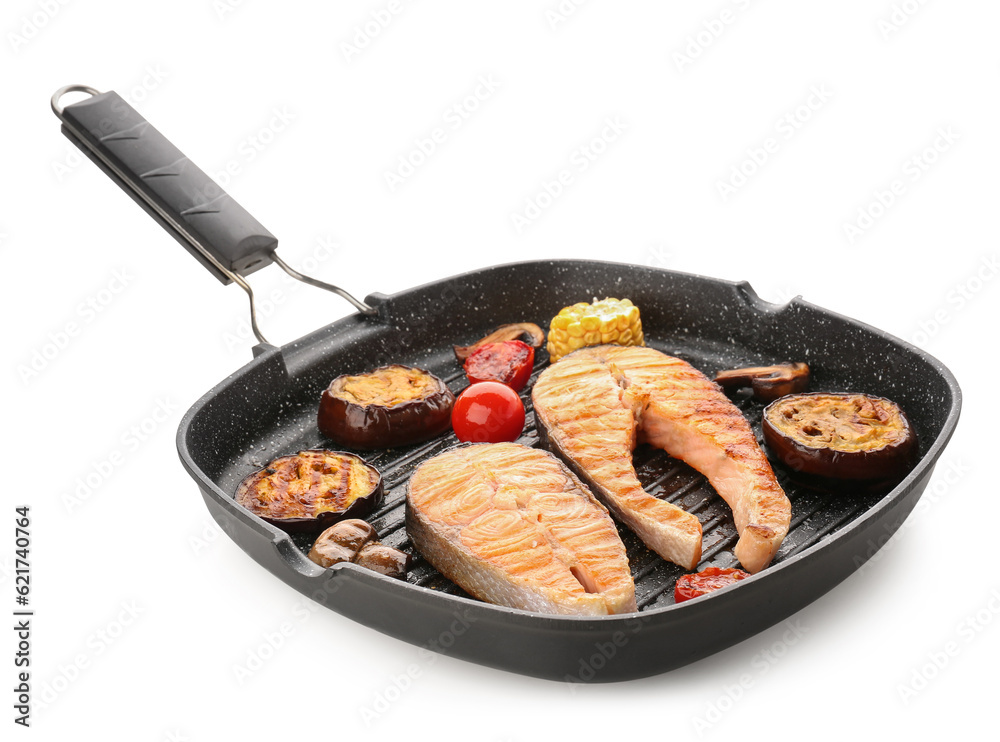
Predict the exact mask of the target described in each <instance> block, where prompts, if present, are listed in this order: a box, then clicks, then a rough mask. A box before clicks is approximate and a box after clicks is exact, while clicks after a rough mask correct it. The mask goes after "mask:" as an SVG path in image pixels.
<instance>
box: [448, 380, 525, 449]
mask: <svg viewBox="0 0 1000 742" xmlns="http://www.w3.org/2000/svg"><path fill="white" fill-rule="evenodd" d="M451 426H452V428H454V429H455V435H457V436H458V439H459V440H460V441H463V442H466V443H469V442H474V443H500V442H501V441H513V440H517V437H518V436H519V435H521V431H522V430H524V404H523V403H522V402H521V398H520V397H519V396H517V392H515V391H514V390H513V389H511V388H510V387H509V386H507V385H506V384H501V383H500V382H499V381H480V382H479V383H477V384H472V385H470V386H468V387H466V388H465V391H463V392H462V393H461V394H459V395H458V399H456V400H455V405H454V407H452V409H451Z"/></svg>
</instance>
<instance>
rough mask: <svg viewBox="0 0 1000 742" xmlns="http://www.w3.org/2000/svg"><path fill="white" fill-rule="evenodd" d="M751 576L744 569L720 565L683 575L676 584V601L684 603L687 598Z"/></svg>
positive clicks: (695, 596)
mask: <svg viewBox="0 0 1000 742" xmlns="http://www.w3.org/2000/svg"><path fill="white" fill-rule="evenodd" d="M749 576H750V575H749V574H748V573H746V572H744V571H743V570H742V569H719V568H718V567H707V568H705V569H703V570H702V571H701V572H698V573H697V574H690V575H682V576H681V577H678V578H677V584H676V585H674V602H675V603H683V602H684V601H685V600H690V599H691V598H697V597H699V596H701V595H705V594H707V593H710V592H712V591H713V590H718V589H719V588H720V587H725V586H726V585H732V584H733V583H734V582H739V581H740V580H745V579H746V578H747V577H749Z"/></svg>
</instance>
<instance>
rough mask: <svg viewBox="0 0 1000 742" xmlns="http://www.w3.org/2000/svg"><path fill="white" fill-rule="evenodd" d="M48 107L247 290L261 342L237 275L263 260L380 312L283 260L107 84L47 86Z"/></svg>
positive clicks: (80, 143) (131, 190)
mask: <svg viewBox="0 0 1000 742" xmlns="http://www.w3.org/2000/svg"><path fill="white" fill-rule="evenodd" d="M67 93H87V94H88V95H89V96H90V97H89V98H85V99H84V100H81V101H78V102H76V103H71V104H70V105H68V106H65V107H64V106H63V105H62V104H61V103H60V101H61V100H62V98H63V96H65V95H66V94H67ZM52 112H53V113H55V115H56V116H58V117H59V120H60V121H62V123H63V125H62V131H63V134H65V135H66V136H67V137H68V138H69V140H70V141H71V142H73V144H75V145H76V146H77V147H79V148H80V149H81V150H83V153H84V154H85V155H87V157H89V158H90V159H91V160H93V161H94V163H95V164H96V165H97V166H98V167H99V168H101V170H103V171H104V172H105V173H106V174H107V175H108V176H109V177H110V178H111V179H112V180H113V181H114V182H115V183H117V184H118V185H119V186H120V187H121V188H122V189H124V190H125V192H126V193H128V194H129V195H130V196H132V198H134V199H135V200H136V202H137V203H138V204H139V205H140V206H142V208H143V209H145V210H146V211H147V212H148V213H149V214H150V216H152V217H153V218H154V219H155V220H156V221H157V222H159V224H160V226H162V227H163V228H164V229H166V230H167V232H169V233H170V234H171V235H173V236H174V238H175V239H176V240H177V241H178V242H180V243H181V244H182V245H183V246H184V247H185V248H187V250H188V252H190V253H191V254H192V255H194V256H195V257H196V258H197V259H198V260H199V261H200V262H201V264H202V265H204V266H205V267H206V268H207V269H208V271H209V272H210V273H211V274H212V275H213V276H215V277H216V278H218V279H219V280H220V281H222V283H236V284H238V285H239V286H240V288H242V289H243V290H244V291H245V292H246V293H247V296H248V297H249V298H250V326H251V327H252V328H253V333H254V335H256V336H257V340H259V341H260V342H261V343H262V344H264V345H269V343H268V342H267V340H266V339H265V338H264V336H263V335H262V334H261V332H260V329H259V328H258V327H257V310H256V305H255V304H254V297H253V289H252V288H250V284H249V283H247V282H246V281H245V280H244V276H246V275H247V274H249V273H253V272H254V271H256V270H258V269H260V268H263V267H264V266H266V265H268V264H269V263H276V264H277V265H278V266H279V267H280V268H281V269H282V270H283V271H285V272H286V273H287V274H288V275H290V276H291V277H292V278H294V279H296V280H297V281H302V282H303V283H307V284H309V285H310V286H316V287H318V288H321V289H325V290H327V291H331V292H333V293H335V294H337V295H338V296H342V297H343V298H345V299H347V301H349V302H350V303H351V304H353V305H354V306H355V307H356V308H357V309H358V310H359V311H360V312H361V313H362V314H364V315H366V316H369V317H373V316H376V315H378V314H379V310H378V309H377V308H375V307H373V306H370V305H368V304H366V303H365V302H363V301H361V300H359V299H356V298H355V297H353V296H352V295H351V294H349V293H348V292H346V291H344V289H342V288H340V287H339V286H334V285H333V284H329V283H326V282H325V281H320V280H318V279H315V278H310V277H309V276H306V275H303V274H302V273H299V272H298V271H297V270H295V269H294V268H292V267H291V266H290V265H288V264H287V263H286V262H285V261H283V260H282V259H281V258H280V257H279V256H278V254H277V252H275V250H276V248H277V247H278V240H277V238H276V237H275V236H274V235H273V234H271V233H270V232H268V231H267V230H266V229H264V227H263V226H262V225H261V223H260V222H258V221H257V220H256V219H254V218H253V217H252V216H251V215H250V213H249V212H248V211H247V210H246V209H244V208H243V207H242V206H240V205H239V204H238V203H236V201H234V200H233V199H232V198H231V197H230V196H229V194H227V193H226V192H225V191H223V190H222V188H220V187H219V185H218V184H217V183H216V182H215V181H214V180H212V179H211V178H210V177H208V175H207V174H206V173H205V171H203V170H201V169H200V168H198V167H197V166H195V165H194V163H192V162H191V161H190V160H189V159H188V158H187V157H185V156H184V154H183V153H182V152H181V151H180V150H179V149H177V147H175V146H174V145H173V144H171V143H170V142H169V141H168V140H167V138H166V137H165V136H163V135H162V134H161V133H160V132H159V131H157V130H156V129H154V128H153V127H152V126H151V125H150V123H149V122H148V121H146V119H144V118H143V117H142V116H140V115H139V113H138V112H137V111H136V110H135V109H134V108H132V107H131V106H130V105H129V104H128V103H126V102H125V101H124V100H123V99H122V97H121V96H119V95H118V94H117V93H115V92H114V91H111V90H109V91H108V92H106V93H102V92H100V91H99V90H96V89H95V88H92V87H90V86H89V85H66V86H65V87H62V88H59V90H57V91H56V92H55V93H54V94H53V96H52Z"/></svg>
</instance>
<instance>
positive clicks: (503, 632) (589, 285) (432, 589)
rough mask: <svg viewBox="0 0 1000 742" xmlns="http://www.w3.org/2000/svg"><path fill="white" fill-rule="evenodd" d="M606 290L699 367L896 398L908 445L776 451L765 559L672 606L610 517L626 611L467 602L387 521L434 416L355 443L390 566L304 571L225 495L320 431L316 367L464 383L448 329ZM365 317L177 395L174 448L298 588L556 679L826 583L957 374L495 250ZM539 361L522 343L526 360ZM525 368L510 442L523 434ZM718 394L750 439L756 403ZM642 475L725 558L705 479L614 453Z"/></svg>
mask: <svg viewBox="0 0 1000 742" xmlns="http://www.w3.org/2000/svg"><path fill="white" fill-rule="evenodd" d="M606 296H613V297H616V298H629V299H631V300H632V301H633V302H634V303H635V304H636V305H637V306H638V307H639V308H640V310H641V313H642V322H643V329H644V332H645V336H646V342H647V344H648V345H650V346H652V347H654V348H657V349H658V350H661V351H663V352H665V353H668V354H671V355H676V356H679V357H681V358H683V359H685V360H687V361H688V362H690V363H691V364H693V365H694V366H695V367H697V368H699V369H700V370H702V371H703V372H705V373H706V374H708V375H709V376H712V375H714V373H715V372H716V371H718V370H721V369H725V368H733V367H737V366H743V365H760V364H770V363H776V362H781V361H805V362H807V363H809V364H810V367H811V369H812V380H811V383H810V388H811V389H812V390H817V391H820V390H823V391H857V392H866V393H870V394H876V395H880V396H885V397H888V398H890V399H893V400H894V401H896V402H897V403H899V404H900V405H901V406H902V407H903V409H904V410H905V411H906V412H907V414H908V415H909V417H910V419H911V421H912V423H913V425H914V427H915V428H916V431H917V436H918V439H919V442H920V454H921V458H920V462H919V464H918V465H917V467H916V468H915V469H914V471H913V472H911V474H910V475H909V476H908V477H907V478H906V479H905V480H904V481H903V482H902V483H900V484H899V485H898V486H897V487H896V488H895V489H894V490H893V491H892V492H890V493H889V494H864V493H856V494H851V495H844V494H830V493H824V492H819V491H816V490H811V489H807V488H803V487H800V486H798V485H796V484H795V483H794V482H793V481H792V480H790V479H789V477H788V475H787V474H786V473H785V471H784V470H783V469H782V468H781V466H780V465H778V464H775V470H776V473H777V475H778V478H779V481H780V482H781V483H782V486H783V487H784V488H785V491H786V493H787V495H788V497H789V499H790V500H791V503H792V521H791V529H790V531H789V534H788V536H787V537H786V539H785V540H784V542H783V544H782V546H781V549H780V551H779V552H778V554H777V557H776V558H775V560H774V562H773V563H772V565H771V566H770V567H769V568H767V569H766V570H764V571H763V572H761V573H760V574H758V575H755V576H754V577H753V578H751V579H749V580H745V581H743V582H741V583H739V584H738V585H736V586H734V587H731V588H727V589H726V590H724V591H720V592H719V593H716V594H713V595H711V596H708V597H705V598H701V599H699V600H695V601H689V602H687V603H684V604H681V605H675V604H674V600H673V587H674V582H675V580H676V578H677V577H679V576H680V575H681V574H684V570H683V569H681V568H680V567H677V566H675V565H673V564H670V563H667V562H664V561H663V560H662V559H660V558H659V557H658V556H657V555H656V554H654V553H653V552H651V551H649V550H648V549H647V548H646V547H645V546H644V545H643V544H642V542H641V541H639V539H638V538H637V537H636V536H635V535H634V534H632V533H631V531H629V530H628V529H627V528H624V527H620V528H619V531H620V533H621V537H622V540H623V542H624V543H625V546H626V548H627V552H628V558H629V562H630V565H631V571H632V576H633V578H634V580H635V584H636V597H637V603H638V607H639V612H638V613H637V614H631V615H626V616H610V617H600V618H577V617H559V616H546V615H540V614H534V613H529V612H525V611H518V610H512V609H507V608H502V607H498V606H492V605H487V604H485V603H481V602H480V601H477V600H475V599H472V598H470V597H469V596H467V595H466V594H465V593H464V592H463V591H462V590H461V589H460V588H458V587H457V586H456V585H454V584H453V583H451V582H450V581H448V580H447V579H445V578H444V577H442V576H441V575H440V574H439V573H438V572H437V570H435V569H434V567H433V566H432V565H430V564H429V563H428V562H427V561H426V560H424V559H423V558H422V557H421V556H420V554H419V552H416V551H415V550H414V549H413V547H412V545H411V544H410V542H409V540H408V538H407V535H406V529H405V527H404V524H403V520H404V513H405V504H404V501H405V488H406V482H407V480H408V478H409V476H410V474H411V473H412V472H413V470H414V468H415V467H416V466H417V465H418V464H419V463H420V462H421V461H423V460H425V459H427V458H428V457H430V456H433V455H435V454H437V453H439V452H441V451H443V450H445V449H447V448H448V447H450V446H453V445H455V444H456V443H457V442H458V441H457V440H456V438H455V437H454V435H453V434H448V435H445V436H442V437H440V438H438V439H435V440H433V441H430V442H428V443H424V444H420V445H417V446H411V447H406V448H399V449H394V450H385V451H376V452H359V453H361V454H362V455H363V456H364V457H365V458H366V460H367V461H368V462H369V463H371V464H373V465H375V466H376V467H377V468H378V469H379V470H380V471H381V472H382V474H383V481H384V483H385V489H386V499H385V503H384V505H383V506H382V507H381V508H380V509H379V510H378V511H377V512H376V513H375V514H374V515H373V516H371V517H370V518H369V521H370V522H371V523H372V524H373V525H374V526H375V528H376V529H377V531H378V533H379V534H380V537H381V540H382V541H383V542H385V543H387V544H389V545H391V546H395V547H397V548H400V549H403V550H406V551H409V552H410V553H412V554H413V556H414V566H413V569H412V570H411V571H410V573H409V576H408V578H407V581H406V582H405V583H403V582H400V581H397V580H392V579H388V578H383V577H381V576H378V575H374V574H372V573H369V572H366V571H365V570H361V569H359V568H357V567H354V566H353V565H348V566H341V567H336V568H334V569H330V570H323V569H321V568H320V567H318V566H317V565H315V564H313V563H312V562H310V561H308V560H307V559H306V558H305V553H306V552H307V551H308V548H309V544H308V543H306V542H304V541H300V540H297V539H295V538H292V537H289V536H287V535H285V534H284V533H283V532H281V531H280V530H279V529H277V528H274V527H272V526H270V525H268V524H266V523H264V522H263V521H260V520H259V519H256V518H254V517H253V516H251V515H250V514H248V513H247V512H245V511H244V510H243V509H242V508H240V507H239V506H238V505H236V504H235V502H234V501H233V493H234V492H235V490H236V486H237V484H238V483H239V481H240V480H241V479H242V478H243V477H244V476H246V475H247V474H249V473H250V472H252V471H254V470H256V469H258V468H260V467H262V466H263V465H265V464H266V463H267V462H268V461H269V460H271V459H273V458H275V457H277V456H281V455H285V454H289V453H294V452H296V451H299V450H302V449H306V448H315V447H333V446H332V445H331V444H330V442H329V441H326V440H325V439H324V438H323V437H322V436H321V435H320V433H319V431H318V430H317V427H316V410H317V405H318V401H319V396H320V393H321V392H322V390H323V389H324V388H325V387H326V386H327V384H328V383H329V382H330V380H331V379H333V378H334V377H335V376H337V375H339V374H342V373H357V372H361V371H366V370H370V369H372V368H374V367H376V366H379V365H383V364H387V363H405V364H411V365H417V366H421V367H423V368H426V369H428V370H429V371H431V372H432V373H434V374H436V375H438V376H440V377H441V378H443V379H445V380H446V381H447V382H448V385H449V386H450V387H451V389H452V390H453V391H455V392H456V393H457V392H459V391H460V390H461V389H462V388H464V386H465V378H464V374H463V373H462V370H461V367H460V366H459V364H458V362H457V361H456V360H455V358H454V356H453V354H452V350H451V347H452V345H453V344H459V345H464V344H467V343H469V342H471V341H474V340H476V339H477V338H479V337H482V336H483V335H485V334H486V333H488V332H489V331H491V330H493V329H495V328H496V327H497V326H498V325H500V324H504V323H508V322H520V321H532V322H535V323H537V324H539V325H540V326H542V327H543V328H544V329H547V327H548V321H549V320H550V319H551V317H552V316H554V315H555V314H556V313H557V312H558V311H559V309H560V308H562V307H563V306H566V305H568V304H573V303H576V302H578V301H591V300H593V299H595V298H598V299H601V298H604V297H606ZM368 300H369V302H370V303H373V304H375V305H378V306H379V309H380V314H379V317H376V318H374V319H365V318H362V317H360V316H358V315H354V316H351V317H347V318H345V319H343V320H340V321H338V322H335V323H333V324H331V325H329V326H327V327H325V328H323V329H321V330H318V331H316V332H315V333H313V334H311V335H308V336H307V337H305V338H302V339H301V340H299V341H296V342H294V343H291V344H289V345H287V346H285V347H283V348H281V349H277V348H271V347H266V348H259V349H258V352H259V355H258V357H257V358H256V359H255V360H254V361H253V362H251V363H250V364H248V365H247V366H245V367H244V368H243V369H241V370H239V371H238V372H236V373H235V374H233V375H232V376H231V377H229V378H228V379H227V380H226V381H224V382H222V383H221V384H219V385H218V386H217V387H216V388H215V389H212V390H211V391H210V392H208V393H207V394H206V395H205V396H204V397H203V398H202V399H201V400H200V401H199V402H198V403H197V404H195V405H194V406H193V407H192V409H191V410H190V411H189V412H188V413H187V415H186V416H185V418H184V420H183V421H182V423H181V427H180V430H179V432H178V448H179V451H180V455H181V459H182V461H183V462H184V465H185V466H186V468H187V469H188V471H189V472H190V473H191V474H192V476H193V477H194V478H195V479H196V480H197V482H198V484H199V486H200V488H201V490H202V493H203V495H204V497H205V501H206V503H207V505H208V507H209V510H210V511H211V512H212V514H213V516H214V517H215V518H216V520H217V521H218V522H219V523H220V525H221V526H222V527H223V529H224V530H225V531H226V532H227V533H228V534H229V535H230V536H231V537H232V538H233V539H234V540H235V541H236V542H237V543H239V544H240V546H241V547H242V548H244V549H245V550H246V551H247V552H248V553H249V554H250V555H251V556H252V557H253V558H254V559H256V560H257V561H258V562H260V563H261V564H263V565H264V566H265V567H267V568H268V569H269V570H271V571H272V572H274V573H275V574H276V575H278V576H279V577H280V578H281V579H283V580H285V581H286V582H288V583H289V584H290V585H292V586H294V587H296V588H297V589H298V590H300V591H302V592H303V593H305V594H306V595H309V596H310V597H312V598H314V599H315V600H318V601H319V602H321V603H323V604H325V605H327V606H329V607H330V608H332V609H333V610H336V611H338V612H340V613H343V614H345V615H348V616H350V617H352V618H354V619H355V620H357V621H359V622H361V623H364V624H367V625H369V626H372V627H374V628H376V629H378V630H380V631H384V632H386V633H388V634H391V635H393V636H396V637H399V638H401V639H404V640H406V641H409V642H411V643H414V644H416V645H419V646H424V647H427V648H429V649H432V650H435V651H441V652H444V653H447V654H450V655H453V656H457V657H461V658H464V659H468V660H471V661H475V662H480V663H482V664H486V665H490V666H494V667H499V668H503V669H506V670H511V671H514V672H519V673H524V674H529V675H535V676H540V677H547V678H552V679H559V680H565V681H570V682H589V681H594V682H601V681H614V680H623V679H629V678H635V677H643V676H647V675H650V674H655V673H659V672H664V671H667V670H670V669H672V668H674V667H678V666H681V665H684V664H686V663H688V662H691V661H694V660H696V659H698V658H700V657H703V656H706V655H708V654H711V653H712V652H716V651H718V650H720V649H723V648H725V647H727V646H730V645H732V644H734V643H736V642H738V641H741V640H742V639H745V638H746V637H748V636H751V635H753V634H754V633H756V632H758V631H761V630H763V629H765V628H767V627H768V626H770V625H773V624H774V623H776V622H777V621H780V620H782V619H783V618H785V617H787V616H789V615H791V614H792V613H794V612H795V611H797V610H799V609H800V608H801V607H803V606H805V605H807V604H808V603H809V602H811V601H812V600H815V599H816V598H817V597H819V596H820V595H822V594H823V593H824V592H826V591H828V590H829V589H830V588H832V587H833V586H835V585H836V584H837V583H839V582H840V581H841V580H843V579H844V578H846V577H847V576H848V575H850V573H851V572H853V571H854V570H856V569H857V568H858V567H859V566H860V565H861V564H862V563H864V561H865V560H867V559H868V558H870V557H871V556H872V555H873V554H874V553H875V552H876V551H877V550H878V548H880V547H881V545H882V544H884V543H885V541H886V540H887V539H888V537H889V536H890V535H891V534H892V533H893V532H894V531H895V530H896V529H897V528H898V527H899V525H900V524H901V523H902V521H903V519H904V518H905V517H906V515H907V514H908V513H909V512H910V510H912V508H913V506H914V504H915V503H916V500H917V498H918V497H919V495H920V493H921V492H922V490H923V488H924V487H925V486H926V484H927V479H928V477H929V476H930V473H931V470H932V468H933V465H934V463H935V461H936V460H937V459H938V457H939V456H940V454H941V451H942V450H943V448H944V446H945V444H946V443H947V441H948V439H949V438H950V436H951V434H952V432H953V430H954V427H955V425H956V423H957V420H958V414H959V409H960V391H959V388H958V385H957V384H956V382H955V380H954V378H953V377H952V375H951V374H950V373H949V372H948V370H947V369H945V368H944V367H943V366H941V364H940V363H938V362H937V361H936V360H935V359H933V358H931V357H930V356H928V355H927V354H925V353H923V352H922V351H919V350H918V349H916V348H914V347H912V346H910V345H907V344H906V343H903V342H902V341H900V340H897V339H896V338H893V337H891V336H889V335H886V334H884V333H881V332H879V331H878V330H875V329H873V328H871V327H868V326H865V325H862V324H860V323H857V322H854V321H852V320H849V319H847V318H844V317H841V316H839V315H836V314H833V313H830V312H827V311H824V310H822V309H819V308H817V307H814V306H812V305H810V304H808V303H806V302H803V301H800V300H793V301H792V302H791V303H789V304H787V305H784V306H776V305H770V304H767V303H766V302H762V301H761V300H759V299H758V298H757V297H756V295H755V294H754V293H753V291H752V290H751V289H750V288H749V287H748V286H747V285H746V284H736V283H731V282H728V281H720V280H715V279H709V278H703V277H699V276H691V275H686V274H680V273H674V272H670V271H663V270H657V269H652V268H647V267H642V266H633V265H622V264H615V263H602V262H593V261H538V262H529V263H516V264H510V265H501V266H496V267H493V268H488V269H484V270H481V271H476V272H473V273H468V274H464V275H460V276H455V277H452V278H447V279H444V280H442V281H439V282H436V283H432V284H428V285H425V286H421V287H417V288H414V289H411V290H408V291H405V292H401V293H400V294H396V295H394V296H392V297H385V296H382V295H372V296H370V297H369V298H368ZM547 363H548V358H547V354H546V353H545V352H544V351H542V352H540V353H539V354H538V358H537V360H536V368H535V373H534V377H533V379H534V378H537V375H538V373H540V371H541V370H542V369H543V368H544V367H545V365H546V364H547ZM530 389H531V386H530V385H529V386H528V387H527V388H526V389H525V390H524V392H522V398H523V399H524V400H525V403H526V407H527V410H528V415H527V424H526V426H525V430H524V434H523V435H522V437H521V439H520V441H521V442H522V443H526V444H528V445H535V444H537V441H538V435H537V432H536V430H535V420H534V415H533V414H532V412H531V404H530ZM731 399H732V400H733V401H734V402H735V403H736V404H737V406H738V407H739V408H740V409H741V410H742V411H743V413H744V414H745V415H746V416H747V418H748V419H749V420H750V422H751V425H752V426H753V429H754V431H755V433H756V434H757V437H758V440H761V442H762V438H761V430H760V418H761V412H762V409H763V405H762V404H761V403H759V402H757V401H754V400H753V399H751V398H750V397H749V396H748V395H744V394H741V393H737V394H734V395H731ZM634 461H635V466H636V470H637V473H638V475H639V479H640V481H641V482H642V483H643V485H644V486H645V488H646V489H647V491H649V492H650V493H651V494H653V495H654V496H656V497H660V498H663V499H666V500H669V501H671V502H673V503H676V504H677V505H679V506H680V507H682V508H684V509H685V510H687V511H688V512H690V513H693V514H695V515H696V516H697V517H698V519H699V520H700V521H701V524H702V527H703V530H704V541H703V556H702V562H701V564H700V565H699V567H698V568H699V569H702V568H704V567H707V566H717V567H733V566H739V565H738V563H737V560H736V558H735V556H734V555H733V551H732V549H733V547H734V545H735V543H736V539H737V533H736V528H735V525H734V523H733V518H732V512H731V511H730V509H729V508H728V506H727V505H726V504H725V503H724V502H723V501H722V499H721V498H720V497H719V496H718V495H717V494H716V493H715V491H714V490H713V489H712V487H711V486H710V485H709V484H708V483H707V482H706V480H705V478H704V477H703V476H701V475H700V474H698V473H697V472H695V471H694V470H692V469H691V468H690V467H688V466H687V465H685V464H683V463H681V462H679V461H677V460H675V459H673V458H671V457H670V456H668V455H667V454H666V453H664V452H662V451H657V450H654V449H651V448H649V447H648V446H640V447H639V448H638V449H637V450H636V452H635V456H634Z"/></svg>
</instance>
